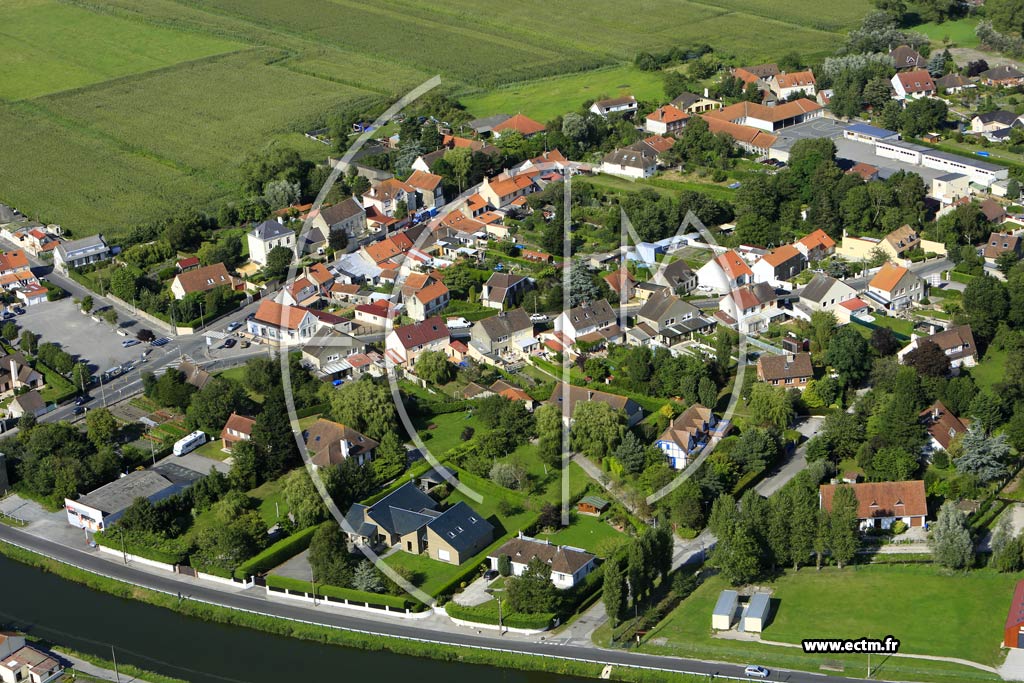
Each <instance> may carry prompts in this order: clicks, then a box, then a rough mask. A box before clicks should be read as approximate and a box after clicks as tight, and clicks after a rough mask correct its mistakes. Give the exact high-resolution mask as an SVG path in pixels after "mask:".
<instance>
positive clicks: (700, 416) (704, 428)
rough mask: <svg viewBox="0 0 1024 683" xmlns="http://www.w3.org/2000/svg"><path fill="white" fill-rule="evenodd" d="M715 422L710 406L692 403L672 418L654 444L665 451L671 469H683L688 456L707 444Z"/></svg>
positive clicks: (688, 459) (687, 461)
mask: <svg viewBox="0 0 1024 683" xmlns="http://www.w3.org/2000/svg"><path fill="white" fill-rule="evenodd" d="M716 424H718V418H716V417H715V414H714V413H713V412H712V411H711V409H710V408H706V407H704V406H702V405H701V404H699V403H694V404H693V405H691V406H690V407H689V408H687V409H686V410H685V411H683V412H682V414H680V415H677V416H676V417H675V418H673V419H672V422H670V423H669V425H668V427H666V428H665V431H664V432H662V433H661V436H659V437H658V440H657V441H655V442H654V446H655V447H656V448H658V449H659V450H661V451H662V452H663V453H665V456H666V457H667V458H668V464H669V466H670V467H672V469H676V470H682V469H685V468H686V466H687V465H689V464H690V459H691V458H690V456H691V455H693V454H694V453H696V452H697V451H699V450H700V449H701V448H703V447H704V446H705V445H706V444H707V442H708V440H709V439H710V438H711V433H712V431H713V430H714V428H715V425H716Z"/></svg>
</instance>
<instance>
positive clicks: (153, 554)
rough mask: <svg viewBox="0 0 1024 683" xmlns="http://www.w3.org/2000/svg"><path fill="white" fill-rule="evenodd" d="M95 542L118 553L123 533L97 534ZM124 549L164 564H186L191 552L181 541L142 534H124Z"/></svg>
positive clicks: (104, 532) (102, 532)
mask: <svg viewBox="0 0 1024 683" xmlns="http://www.w3.org/2000/svg"><path fill="white" fill-rule="evenodd" d="M93 540H95V541H96V543H97V544H98V545H102V546H105V547H107V548H113V549H115V550H118V551H119V550H121V548H122V544H121V532H119V531H117V530H116V529H113V530H108V531H100V532H97V533H95V534H93ZM123 548H124V550H125V552H127V553H128V554H129V555H138V556H139V557H144V558H146V559H147V560H153V561H154V562H163V563H164V564H185V562H186V560H187V559H188V555H189V552H190V551H191V548H189V547H188V546H187V544H186V543H184V542H182V541H181V539H172V540H167V539H163V538H160V537H159V536H148V535H146V534H141V533H131V534H128V533H126V534H124V545H123ZM211 573H212V572H211Z"/></svg>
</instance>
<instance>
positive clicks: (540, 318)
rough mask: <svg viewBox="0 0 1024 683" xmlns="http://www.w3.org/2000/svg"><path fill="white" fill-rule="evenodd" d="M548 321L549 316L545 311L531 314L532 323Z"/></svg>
mask: <svg viewBox="0 0 1024 683" xmlns="http://www.w3.org/2000/svg"><path fill="white" fill-rule="evenodd" d="M547 321H548V317H547V316H546V315H544V314H543V313H534V314H533V315H531V316H530V322H531V323H546V322H547Z"/></svg>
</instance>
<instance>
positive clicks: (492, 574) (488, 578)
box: [484, 569, 498, 581]
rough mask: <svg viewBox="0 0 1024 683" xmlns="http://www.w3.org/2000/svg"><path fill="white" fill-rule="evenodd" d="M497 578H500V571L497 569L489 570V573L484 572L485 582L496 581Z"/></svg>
mask: <svg viewBox="0 0 1024 683" xmlns="http://www.w3.org/2000/svg"><path fill="white" fill-rule="evenodd" d="M496 578H498V570H497V569H488V570H487V571H485V572H484V580H485V581H494V580H495V579H496Z"/></svg>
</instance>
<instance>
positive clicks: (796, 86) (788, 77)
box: [768, 69, 818, 100]
mask: <svg viewBox="0 0 1024 683" xmlns="http://www.w3.org/2000/svg"><path fill="white" fill-rule="evenodd" d="M768 88H769V89H770V90H771V91H772V92H773V93H775V96H776V97H777V98H779V99H780V100H788V99H789V98H791V97H794V96H800V97H814V96H815V95H816V94H817V93H818V91H817V81H815V80H814V72H813V71H811V70H810V69H808V70H806V71H793V72H792V73H781V74H775V75H774V76H771V77H770V78H769V79H768Z"/></svg>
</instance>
